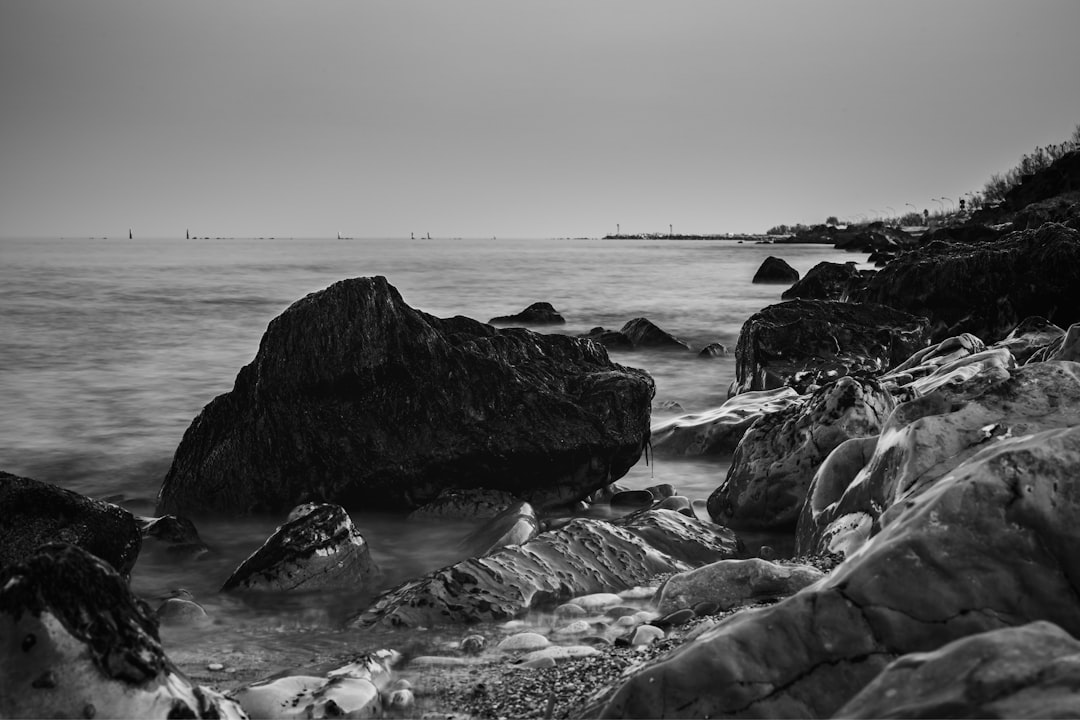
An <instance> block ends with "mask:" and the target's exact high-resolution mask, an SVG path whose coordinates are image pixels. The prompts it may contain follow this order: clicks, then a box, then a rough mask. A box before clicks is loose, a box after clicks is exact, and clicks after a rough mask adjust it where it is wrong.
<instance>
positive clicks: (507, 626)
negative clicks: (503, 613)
mask: <svg viewBox="0 0 1080 720" xmlns="http://www.w3.org/2000/svg"><path fill="white" fill-rule="evenodd" d="M524 627H529V623H527V622H525V621H524V620H507V621H506V622H504V623H503V624H502V629H503V630H520V629H521V628H524Z"/></svg>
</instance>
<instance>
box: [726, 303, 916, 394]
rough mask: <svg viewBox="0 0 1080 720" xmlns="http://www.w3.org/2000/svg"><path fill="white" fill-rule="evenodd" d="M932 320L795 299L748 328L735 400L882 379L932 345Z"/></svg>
mask: <svg viewBox="0 0 1080 720" xmlns="http://www.w3.org/2000/svg"><path fill="white" fill-rule="evenodd" d="M928 339H929V338H928V335H927V321H926V320H925V319H924V318H919V317H914V316H912V315H908V314H907V313H904V312H900V311H898V310H894V309H892V308H887V307H884V306H881V305H871V304H864V303H846V302H837V301H832V300H791V301H788V302H783V303H780V304H778V305H770V306H769V307H767V308H765V309H764V310H761V311H760V312H757V313H755V314H753V315H751V316H750V318H749V319H748V320H747V321H746V322H745V323H743V326H742V331H741V332H740V333H739V342H738V345H737V346H736V348H735V382H734V383H733V384H732V387H731V390H730V391H729V393H728V394H729V395H737V394H738V393H743V392H746V391H748V390H771V389H773V388H777V387H783V386H785V385H789V386H791V387H793V388H795V389H796V390H797V391H799V392H800V393H805V392H807V391H808V390H809V389H810V388H812V387H813V386H818V385H823V384H825V383H827V382H830V381H831V380H835V379H837V378H838V377H842V376H844V375H857V374H880V373H882V372H884V371H885V370H886V369H888V368H890V367H893V366H895V365H897V364H899V363H901V362H903V361H904V360H906V359H907V358H908V357H910V356H911V354H912V353H914V352H915V351H916V350H919V349H920V348H922V347H925V346H926V345H927V342H928Z"/></svg>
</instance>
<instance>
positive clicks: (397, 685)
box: [389, 678, 413, 692]
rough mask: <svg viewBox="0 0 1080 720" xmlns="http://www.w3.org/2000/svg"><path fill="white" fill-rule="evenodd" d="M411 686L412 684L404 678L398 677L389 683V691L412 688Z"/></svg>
mask: <svg viewBox="0 0 1080 720" xmlns="http://www.w3.org/2000/svg"><path fill="white" fill-rule="evenodd" d="M412 686H413V684H412V683H411V682H409V681H408V680H406V679H405V678H398V679H397V680H395V681H394V682H392V683H390V687H389V689H390V691H391V692H393V691H394V690H412Z"/></svg>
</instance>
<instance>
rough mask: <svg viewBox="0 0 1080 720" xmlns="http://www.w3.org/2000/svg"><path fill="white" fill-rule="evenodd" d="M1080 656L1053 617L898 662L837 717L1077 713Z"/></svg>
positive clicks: (1079, 709) (1079, 644)
mask: <svg viewBox="0 0 1080 720" xmlns="http://www.w3.org/2000/svg"><path fill="white" fill-rule="evenodd" d="M1078 657H1080V642H1077V640H1076V639H1075V638H1073V637H1072V636H1071V635H1069V633H1067V632H1065V631H1064V630H1062V629H1061V628H1060V627H1058V626H1057V625H1054V624H1053V623H1049V622H1045V621H1038V622H1033V623H1029V624H1027V625H1023V626H1021V627H1015V628H1013V627H1010V628H1005V629H1003V630H990V631H988V632H985V633H979V634H978V635H972V636H970V637H966V638H962V639H960V640H955V641H953V642H951V643H949V644H948V645H945V646H944V647H942V648H939V649H938V650H935V651H934V652H928V653H912V654H910V655H904V656H903V657H901V658H899V659H897V660H894V661H893V662H892V663H890V664H889V666H888V667H886V668H885V669H884V670H883V671H882V672H881V674H880V675H878V676H877V677H876V678H875V679H874V680H873V682H871V683H870V684H869V685H867V686H866V687H865V688H863V689H862V691H861V692H860V693H859V694H858V695H856V696H855V697H853V698H852V699H851V700H849V701H848V702H847V703H846V704H845V705H844V707H842V708H840V710H839V711H838V712H837V713H836V715H834V716H833V717H837V718H871V717H872V718H912V717H920V718H935V717H936V718H944V717H965V718H979V717H982V718H1051V717H1076V716H1077V715H1080V664H1078V663H1077V662H1076V660H1077V658H1078Z"/></svg>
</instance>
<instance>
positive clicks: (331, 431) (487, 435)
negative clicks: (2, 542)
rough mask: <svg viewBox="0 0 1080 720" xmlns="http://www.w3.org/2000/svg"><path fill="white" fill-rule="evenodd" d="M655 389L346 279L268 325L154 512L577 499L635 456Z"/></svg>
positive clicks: (386, 287) (185, 445)
mask: <svg viewBox="0 0 1080 720" xmlns="http://www.w3.org/2000/svg"><path fill="white" fill-rule="evenodd" d="M652 395H653V383H652V380H651V378H649V376H648V375H647V374H646V373H644V372H642V371H639V370H635V369H632V368H625V367H622V366H620V365H616V364H614V363H612V362H611V361H610V360H609V359H608V356H607V352H606V351H605V350H604V349H603V348H602V347H601V346H599V345H597V344H596V343H590V342H583V341H581V340H577V339H575V338H570V337H566V336H562V335H539V334H537V333H534V332H531V331H529V330H524V329H516V328H508V329H503V330H497V329H495V328H493V327H492V326H490V325H486V324H484V323H480V322H477V321H475V320H470V319H468V318H464V317H455V318H450V319H439V318H436V317H433V316H431V315H427V314H426V313H423V312H419V311H417V310H414V309H412V308H411V307H409V306H408V305H406V304H405V303H404V301H402V299H401V296H400V295H399V294H398V292H397V290H395V289H394V288H393V287H392V286H391V285H390V284H389V283H388V282H387V281H386V279H385V278H382V277H376V278H355V279H351V280H343V281H341V282H338V283H335V284H334V285H331V286H330V287H329V288H327V289H325V290H322V291H320V292H317V293H313V294H311V295H308V296H307V297H305V298H303V299H302V300H299V301H297V302H296V303H294V304H293V305H292V306H291V307H289V308H288V309H287V310H285V312H283V313H282V314H281V315H280V316H279V317H277V318H275V319H274V320H273V321H271V323H270V325H269V327H268V328H267V330H266V334H265V335H264V336H263V339H262V342H261V344H260V347H259V352H258V354H257V355H256V356H255V359H254V361H252V362H251V364H249V365H247V366H245V367H244V368H242V369H241V370H240V373H239V374H238V375H237V378H236V384H235V386H234V387H233V389H232V391H231V392H229V393H227V394H225V395H222V396H220V397H218V398H215V399H214V400H213V401H212V402H211V403H210V404H209V405H207V406H206V407H205V408H204V409H203V411H202V413H201V414H200V415H199V416H198V417H197V418H196V419H195V421H194V422H193V423H192V425H191V427H189V428H188V430H187V432H186V433H185V434H184V438H183V440H182V441H181V443H180V446H179V448H177V451H176V456H175V458H174V460H173V464H172V467H171V468H170V469H169V472H168V475H167V476H166V477H165V481H164V483H163V484H162V486H161V492H160V495H159V504H158V510H159V512H182V513H185V514H189V515H190V514H193V513H199V512H208V511H209V512H229V513H254V512H285V511H288V510H289V509H290V508H292V507H294V506H295V505H298V504H300V503H303V502H308V501H314V502H333V503H335V504H339V505H343V506H344V507H346V508H348V509H354V508H369V509H370V508H386V509H396V510H411V509H415V508H417V507H419V506H421V505H424V504H425V503H427V502H430V501H431V500H433V499H434V498H435V497H437V496H438V495H439V493H440V491H442V490H445V489H447V488H472V487H484V488H488V489H492V490H506V491H508V492H510V493H513V494H514V495H516V496H518V497H520V498H521V499H524V500H528V501H529V502H532V503H533V504H534V505H537V506H538V507H540V508H544V507H549V506H552V505H560V504H565V503H570V502H574V501H577V500H580V499H581V498H583V497H585V496H587V495H588V494H589V493H591V492H593V491H594V490H596V489H598V488H600V487H603V486H605V485H607V484H610V483H611V482H612V481H614V480H616V479H618V478H619V477H621V476H622V475H623V474H625V473H626V471H627V470H628V469H629V468H630V467H631V466H632V465H633V464H634V463H635V462H637V460H638V457H639V456H640V454H641V451H642V449H643V447H644V445H645V443H646V441H647V440H648V437H649V412H650V403H651V399H652Z"/></svg>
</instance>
